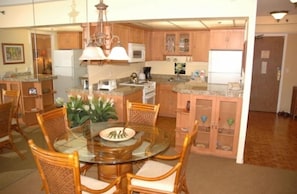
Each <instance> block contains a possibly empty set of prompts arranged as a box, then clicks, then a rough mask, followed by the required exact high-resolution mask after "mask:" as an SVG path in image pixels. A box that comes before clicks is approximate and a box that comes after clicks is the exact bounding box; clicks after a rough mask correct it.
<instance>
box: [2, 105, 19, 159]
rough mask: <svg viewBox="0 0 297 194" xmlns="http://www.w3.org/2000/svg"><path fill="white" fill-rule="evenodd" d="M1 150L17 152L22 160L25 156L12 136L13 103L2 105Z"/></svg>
mask: <svg viewBox="0 0 297 194" xmlns="http://www.w3.org/2000/svg"><path fill="white" fill-rule="evenodd" d="M0 115H1V116H0V149H1V150H2V149H3V148H9V149H12V150H13V151H15V152H16V153H17V154H18V155H19V157H20V158H22V159H24V158H25V156H24V155H23V154H22V153H21V152H20V151H19V150H18V149H17V147H16V145H15V144H14V142H13V136H12V134H11V119H12V115H13V102H7V103H3V104H0Z"/></svg>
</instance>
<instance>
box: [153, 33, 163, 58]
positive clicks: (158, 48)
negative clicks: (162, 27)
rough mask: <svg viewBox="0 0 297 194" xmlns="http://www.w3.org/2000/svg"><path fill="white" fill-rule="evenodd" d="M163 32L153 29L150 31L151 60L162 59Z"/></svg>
mask: <svg viewBox="0 0 297 194" xmlns="http://www.w3.org/2000/svg"><path fill="white" fill-rule="evenodd" d="M163 43H164V32H161V31H155V32H152V39H151V54H152V60H155V61H163V60H164V55H163V52H164V45H163Z"/></svg>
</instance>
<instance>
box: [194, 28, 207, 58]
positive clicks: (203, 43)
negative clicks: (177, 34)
mask: <svg viewBox="0 0 297 194" xmlns="http://www.w3.org/2000/svg"><path fill="white" fill-rule="evenodd" d="M209 34H210V32H209V31H206V30H205V31H193V32H192V60H193V61H203V62H207V61H208V51H209Z"/></svg>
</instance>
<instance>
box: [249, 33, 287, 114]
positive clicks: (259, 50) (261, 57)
mask: <svg viewBox="0 0 297 194" xmlns="http://www.w3.org/2000/svg"><path fill="white" fill-rule="evenodd" d="M284 40H285V37H284V36H268V37H266V36H258V37H256V39H255V47H254V61H253V73H252V85H251V96H250V97H251V98H250V111H262V112H277V103H278V96H279V87H280V79H281V69H282V59H283V48H284Z"/></svg>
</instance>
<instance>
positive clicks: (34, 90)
mask: <svg viewBox="0 0 297 194" xmlns="http://www.w3.org/2000/svg"><path fill="white" fill-rule="evenodd" d="M28 93H29V95H37V89H36V88H29V89H28Z"/></svg>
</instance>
